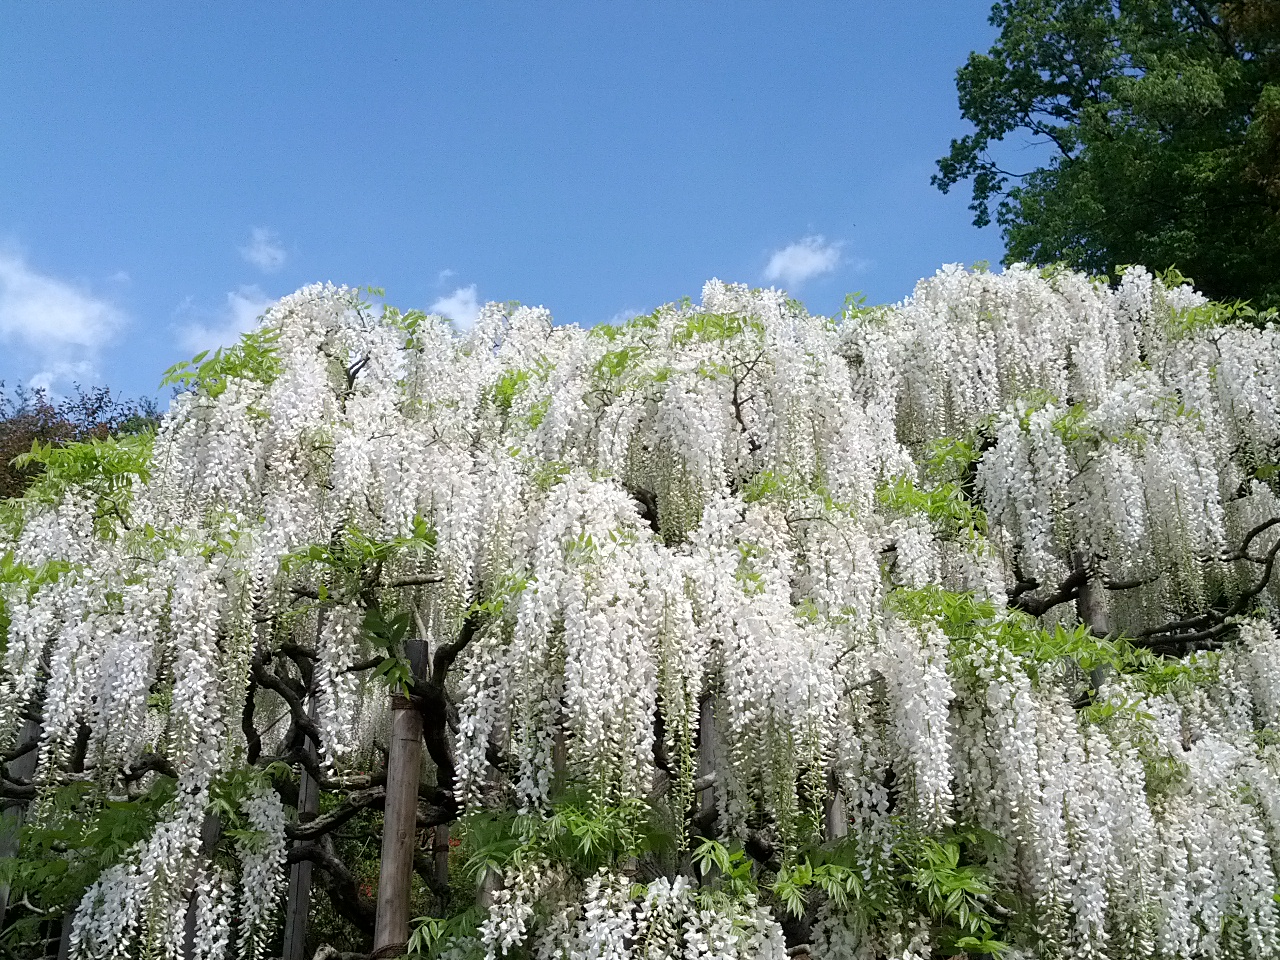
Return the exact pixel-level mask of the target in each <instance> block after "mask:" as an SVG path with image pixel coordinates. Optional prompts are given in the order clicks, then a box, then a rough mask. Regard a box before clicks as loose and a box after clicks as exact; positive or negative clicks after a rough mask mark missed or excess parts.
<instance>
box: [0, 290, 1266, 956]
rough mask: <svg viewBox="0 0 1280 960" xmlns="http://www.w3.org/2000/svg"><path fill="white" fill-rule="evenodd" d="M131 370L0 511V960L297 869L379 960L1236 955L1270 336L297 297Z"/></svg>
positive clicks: (1004, 311) (1048, 318) (955, 293)
mask: <svg viewBox="0 0 1280 960" xmlns="http://www.w3.org/2000/svg"><path fill="white" fill-rule="evenodd" d="M170 382H173V383H176V384H178V385H180V386H182V387H183V388H184V390H183V392H182V393H180V395H178V396H177V397H176V398H175V400H174V402H173V404H172V406H171V409H170V411H169V412H168V414H167V415H166V416H165V417H164V419H163V422H162V423H161V425H160V427H159V430H158V431H157V433H156V434H155V436H154V438H152V437H151V436H150V435H144V437H143V438H142V439H141V440H135V439H132V438H123V439H121V440H118V441H106V442H104V443H99V444H90V445H70V446H67V447H63V448H60V449H58V450H56V451H53V452H51V453H49V454H48V456H47V458H46V459H47V467H46V470H45V473H44V474H43V475H42V476H41V478H40V479H39V480H38V481H37V482H36V483H35V484H34V485H33V486H32V488H31V489H30V490H29V491H28V494H27V496H25V497H24V498H23V499H21V500H12V501H9V502H8V503H7V504H6V505H5V506H4V511H3V515H2V516H0V531H3V532H2V533H0V537H3V539H2V540H0V546H2V547H3V551H4V552H3V560H2V561H0V581H2V583H0V598H2V604H3V605H2V606H0V643H2V645H0V738H3V739H0V751H3V758H2V762H3V764H4V765H5V766H4V776H3V778H2V779H0V796H2V797H4V798H7V801H6V802H8V803H11V804H12V803H21V804H24V805H25V806H26V808H27V814H26V817H27V822H26V826H25V827H24V832H23V847H22V848H21V849H20V850H19V852H18V855H17V856H16V857H15V858H12V859H11V860H10V861H9V865H8V866H7V868H6V876H7V877H8V880H9V882H10V883H11V884H12V885H13V890H14V895H13V897H14V899H13V902H14V903H15V907H14V916H16V918H17V919H16V920H14V921H13V922H12V923H13V925H12V926H11V927H10V930H9V932H8V933H7V934H6V938H7V943H8V948H9V949H10V950H11V951H12V952H14V953H15V954H17V955H19V956H31V955H38V953H39V952H41V951H42V950H43V944H42V943H37V942H36V941H38V940H39V939H40V938H41V937H42V936H48V935H49V933H48V927H49V918H50V917H54V918H56V917H58V916H60V915H62V914H63V913H64V912H67V915H68V916H71V917H72V920H71V921H70V923H69V926H68V928H67V931H68V934H67V939H68V944H69V948H70V952H71V955H72V956H73V957H74V958H95V960H96V958H104V960H105V958H115V957H125V956H129V957H132V956H144V955H145V956H163V957H173V958H177V957H183V958H200V960H206V958H207V960H220V958H222V957H232V956H234V957H249V958H252V957H259V956H262V955H263V954H264V953H267V952H272V953H274V952H275V951H276V950H277V949H278V947H279V945H280V943H281V937H283V938H284V944H285V946H284V950H285V952H286V954H288V953H289V951H290V950H294V949H297V944H298V943H299V942H300V941H298V940H296V939H290V938H291V937H296V936H297V933H296V931H297V927H296V926H295V924H296V922H297V920H298V917H299V916H300V915H301V917H302V918H303V919H304V920H305V918H306V914H307V910H306V909H305V904H304V905H303V909H302V910H301V913H299V911H298V910H297V909H295V907H296V906H297V903H298V902H299V901H298V899H297V897H298V896H300V894H298V892H297V891H299V890H301V889H303V888H304V887H305V884H304V882H303V880H302V879H301V878H302V877H303V875H304V874H303V873H302V872H300V871H301V870H302V868H303V867H304V866H308V865H309V867H310V868H311V869H312V870H314V872H315V876H316V877H317V880H318V883H319V886H320V887H321V888H322V889H323V890H325V891H326V892H327V897H326V899H325V901H324V904H327V906H325V907H324V910H326V911H328V912H327V913H325V915H324V916H321V915H320V912H319V911H320V907H319V906H317V907H316V908H315V909H313V910H312V911H311V916H312V922H313V924H324V925H325V927H324V929H325V930H326V931H328V932H327V933H326V934H325V936H326V937H329V938H330V940H332V939H333V937H334V931H345V933H343V934H342V935H343V936H345V937H347V938H348V939H347V940H346V942H345V943H342V944H339V946H340V947H343V946H345V947H346V948H347V949H351V950H360V951H366V950H368V949H369V947H370V945H371V944H372V945H373V946H375V947H377V948H378V950H379V951H382V955H387V956H391V955H395V954H396V953H397V952H400V951H403V950H405V949H406V940H407V941H408V945H407V949H409V950H411V951H412V952H413V953H414V954H420V955H424V956H428V955H429V956H435V955H440V956H445V957H449V958H453V960H462V958H468V957H475V958H479V957H485V958H492V957H498V956H508V957H526V956H532V957H537V958H545V960H551V958H569V957H572V958H605V957H608V958H618V960H621V958H642V957H644V958H667V957H676V956H679V957H687V958H691V960H692V958H735V960H756V958H765V960H782V958H784V957H786V956H787V955H788V951H791V952H792V954H793V955H796V956H799V955H803V954H805V953H806V952H809V953H811V955H812V956H814V957H838V958H843V957H867V958H872V957H890V956H892V957H925V956H930V955H932V956H951V955H956V954H961V953H968V954H999V953H1007V954H1008V955H1011V956H1040V957H1065V956H1092V957H1102V958H1106V957H1110V958H1116V960H1120V958H1125V960H1130V958H1136V957H1150V958H1175V957H1178V958H1191V957H1197V958H1199V957H1206V958H1207V957H1255V958H1262V957H1274V956H1275V955H1276V952H1277V944H1280V903H1277V899H1276V896H1275V894H1276V891H1277V889H1280V881H1278V879H1277V869H1278V867H1277V865H1278V864H1280V642H1278V641H1277V637H1276V633H1275V629H1274V621H1275V617H1274V612H1275V604H1276V600H1277V578H1276V577H1275V576H1274V568H1275V565H1276V558H1277V555H1280V502H1278V501H1277V496H1278V493H1280V490H1278V488H1280V471H1278V469H1277V452H1278V451H1280V330H1278V329H1277V328H1276V326H1274V325H1269V324H1266V323H1262V324H1259V323H1257V322H1256V318H1254V317H1251V316H1249V315H1248V313H1247V311H1244V310H1241V309H1240V308H1238V307H1234V306H1224V305H1221V304H1217V303H1214V302H1211V301H1207V300H1206V299H1205V298H1204V297H1203V296H1201V295H1200V294H1198V293H1196V292H1195V291H1194V290H1192V289H1191V288H1190V287H1189V286H1188V285H1186V284H1184V283H1183V282H1182V281H1181V280H1180V278H1178V277H1177V276H1176V275H1166V276H1165V277H1163V278H1162V277H1157V276H1153V275H1152V274H1151V273H1149V272H1147V271H1146V270H1144V269H1141V268H1132V269H1129V270H1128V271H1127V272H1126V273H1125V274H1124V276H1123V278H1122V279H1121V280H1120V281H1119V283H1118V284H1117V285H1115V286H1110V285H1108V284H1107V283H1106V282H1103V281H1100V280H1096V279H1092V278H1090V277H1088V276H1085V275H1083V274H1079V273H1074V272H1071V271H1068V270H1062V269H1058V270H1048V271H1037V270H1033V269H1030V268H1027V267H1015V268H1011V269H1009V270H1008V271H1006V272H1004V273H1003V274H993V273H990V272H986V271H981V270H979V271H966V270H964V269H961V268H959V267H950V268H947V269H945V270H943V271H941V272H939V273H938V274H937V275H936V276H934V277H932V278H929V279H926V280H923V281H921V283H920V284H919V285H918V286H917V288H916V290H915V293H914V294H913V296H912V297H910V298H909V299H908V300H906V301H905V302H903V303H902V304H899V305H898V306H895V307H883V308H865V307H862V306H860V305H859V304H858V303H857V302H855V301H851V302H850V304H849V305H848V307H847V309H846V310H845V311H844V313H843V315H842V316H840V317H838V318H825V317H820V316H811V315H809V314H808V313H807V312H806V311H805V310H804V308H803V307H802V306H801V305H800V304H799V303H797V302H796V301H794V300H790V299H788V298H787V297H786V296H785V295H783V294H782V293H780V292H778V291H775V290H751V289H748V288H746V287H744V286H738V285H731V284H725V283H721V282H719V281H711V282H710V283H708V284H707V286H706V287H705V289H704V291H703V295H702V301H701V303H700V304H696V305H695V304H693V303H690V302H687V301H686V302H682V303H678V304H670V305H667V306H664V307H662V308H660V309H658V310H656V311H654V312H653V313H652V314H649V315H646V316H641V317H638V318H636V319H634V320H631V321H629V322H628V323H626V324H622V325H618V326H609V325H602V326H597V327H594V328H592V329H581V328H579V327H577V326H572V325H571V326H553V325H552V323H551V317H550V315H549V314H548V313H547V311H545V310H543V309H540V308H529V307H521V306H517V305H514V304H508V305H505V306H503V305H498V304H490V305H488V306H487V307H485V308H484V310H483V311H482V312H481V314H480V317H479V319H478V320H477V322H476V324H475V326H474V328H473V329H471V330H469V331H465V332H458V331H456V330H454V329H453V328H452V327H451V326H450V324H449V323H448V322H447V321H445V320H443V319H441V318H439V317H433V316H426V315H423V314H421V313H418V312H410V313H400V312H399V311H396V310H393V309H389V308H388V309H377V308H374V307H371V306H370V305H369V304H368V303H366V302H363V301H362V299H361V297H360V296H359V295H358V294H357V292H355V291H352V290H350V289H346V288H335V287H332V286H315V287H308V288H306V289H303V290H300V291H299V292H298V293H296V294H294V295H292V296H290V297H286V298H285V299H283V300H282V301H280V302H279V303H278V304H277V305H275V306H274V307H272V308H271V309H270V310H269V311H268V312H267V314H266V315H265V316H264V317H263V318H262V321H261V326H260V328H259V329H258V330H257V331H255V332H254V333H252V334H249V335H247V336H246V337H245V338H244V339H243V340H242V342H241V343H240V344H239V345H237V346H236V347H234V348H232V349H229V350H226V351H221V352H218V353H216V354H213V355H202V356H201V357H197V358H196V359H195V360H194V361H192V362H191V363H189V364H184V365H180V366H179V367H177V368H175V369H174V370H173V371H171V374H170ZM420 748H421V749H420ZM421 750H425V756H423V755H422V752H421ZM21 762H27V766H26V767H23V768H21V769H19V764H20V763H21ZM379 836H380V837H381V840H380V842H381V854H380V856H374V855H373V854H372V853H371V852H370V851H371V850H377V849H378V843H379ZM428 837H429V838H430V840H429V843H428ZM459 841H460V844H461V845H460V846H455V842H459ZM406 850H407V851H408V855H407V856H406V855H405V852H406ZM371 860H372V861H374V863H373V864H372V865H370V863H369V861H371ZM306 875H307V876H310V874H306ZM286 889H287V890H288V891H289V892H288V897H287V899H286V893H285V891H286ZM282 901H283V902H284V904H285V905H286V907H287V910H286V912H287V919H283V920H282V916H281V911H280V907H281V905H282ZM410 910H411V912H412V913H414V914H417V915H418V918H419V919H418V920H417V921H415V922H414V923H413V924H412V925H410V924H409V922H408V916H409V911H410ZM282 923H284V924H285V926H286V930H285V932H284V933H282V932H281V924H282ZM289 930H293V931H294V933H290V932H288V931H289ZM42 931H44V932H42ZM54 935H55V936H56V931H55V932H54ZM311 943H312V946H313V947H314V945H315V936H314V934H313V936H312V940H311ZM33 944H34V945H33ZM290 944H293V945H294V946H292V947H291V946H290Z"/></svg>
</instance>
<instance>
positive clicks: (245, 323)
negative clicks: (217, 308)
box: [178, 286, 275, 354]
mask: <svg viewBox="0 0 1280 960" xmlns="http://www.w3.org/2000/svg"><path fill="white" fill-rule="evenodd" d="M273 303H275V301H274V300H273V299H272V298H271V297H268V296H267V295H266V294H265V293H263V292H262V291H261V290H260V289H259V288H258V287H256V286H249V287H241V288H240V289H239V290H233V291H232V292H230V293H228V294H227V302H226V305H225V306H224V308H223V310H222V312H221V313H219V314H218V315H216V316H214V317H211V318H208V319H207V320H204V321H193V322H191V323H185V324H182V325H181V326H180V327H179V328H178V342H179V343H180V344H181V345H182V348H183V349H184V350H188V351H190V352H191V353H193V354H195V353H199V352H200V351H201V350H214V349H217V348H218V347H228V346H230V345H231V344H233V343H235V342H236V341H237V340H239V339H240V335H241V334H242V333H248V332H249V331H250V330H252V329H253V328H254V327H256V326H257V324H258V317H260V316H262V314H263V313H264V312H266V309H267V308H268V307H270V306H271V305H272V304H273ZM178 309H179V312H180V313H182V312H187V311H189V310H190V301H187V302H184V303H183V305H182V306H181V307H179V308H178Z"/></svg>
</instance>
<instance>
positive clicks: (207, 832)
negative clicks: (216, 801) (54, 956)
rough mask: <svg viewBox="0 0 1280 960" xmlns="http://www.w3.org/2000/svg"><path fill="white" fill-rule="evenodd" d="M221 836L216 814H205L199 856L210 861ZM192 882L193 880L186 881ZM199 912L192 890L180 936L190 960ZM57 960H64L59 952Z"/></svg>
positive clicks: (66, 937) (197, 893)
mask: <svg viewBox="0 0 1280 960" xmlns="http://www.w3.org/2000/svg"><path fill="white" fill-rule="evenodd" d="M221 835H222V820H221V818H219V817H218V815H217V814H216V813H206V814H205V815H204V822H203V823H202V824H201V825H200V856H201V858H203V859H206V860H208V859H211V858H212V857H213V854H214V851H215V850H216V849H217V846H218V837H219V836H221ZM188 882H189V883H193V882H194V878H192V879H191V880H189V881H188ZM199 911H200V891H198V890H196V889H194V887H193V889H192V890H191V892H190V893H189V894H188V895H187V916H186V920H185V923H184V929H183V934H182V956H183V957H184V958H185V960H191V958H193V957H194V956H195V955H196V921H197V919H198V917H199ZM70 933H71V927H70V925H69V924H68V925H67V926H66V927H65V931H64V934H63V938H62V939H63V942H64V943H67V942H69V937H70ZM58 960H66V957H65V956H64V955H63V954H62V951H61V950H60V951H59V953H58Z"/></svg>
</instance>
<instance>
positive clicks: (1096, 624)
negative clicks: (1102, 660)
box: [1075, 554, 1111, 693]
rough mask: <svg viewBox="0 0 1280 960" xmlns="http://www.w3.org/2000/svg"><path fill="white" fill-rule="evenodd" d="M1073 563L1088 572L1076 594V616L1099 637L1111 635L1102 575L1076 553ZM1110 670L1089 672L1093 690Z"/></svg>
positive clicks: (1109, 614)
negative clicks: (1090, 568)
mask: <svg viewBox="0 0 1280 960" xmlns="http://www.w3.org/2000/svg"><path fill="white" fill-rule="evenodd" d="M1075 563H1076V566H1077V568H1078V569H1080V570H1084V571H1087V572H1088V574H1089V575H1088V577H1087V578H1086V579H1085V581H1084V582H1083V583H1082V584H1080V591H1079V593H1077V594H1076V616H1077V617H1079V618H1080V622H1081V623H1084V624H1087V625H1088V627H1089V629H1090V630H1092V631H1093V633H1094V634H1095V635H1097V636H1099V637H1107V636H1110V635H1111V610H1110V609H1109V608H1108V606H1107V595H1106V591H1105V589H1104V588H1103V586H1102V577H1101V576H1099V575H1098V573H1097V570H1096V569H1094V570H1092V571H1090V570H1089V567H1088V562H1087V561H1086V559H1085V558H1084V557H1083V556H1081V555H1079V554H1077V555H1076V557H1075ZM1110 674H1111V670H1110V668H1108V667H1106V666H1100V667H1095V668H1094V669H1093V670H1091V671H1090V672H1089V684H1090V686H1092V687H1093V690H1094V692H1095V693H1096V692H1097V691H1098V688H1099V687H1101V686H1102V684H1103V683H1105V682H1106V680H1107V678H1108V677H1109V676H1110Z"/></svg>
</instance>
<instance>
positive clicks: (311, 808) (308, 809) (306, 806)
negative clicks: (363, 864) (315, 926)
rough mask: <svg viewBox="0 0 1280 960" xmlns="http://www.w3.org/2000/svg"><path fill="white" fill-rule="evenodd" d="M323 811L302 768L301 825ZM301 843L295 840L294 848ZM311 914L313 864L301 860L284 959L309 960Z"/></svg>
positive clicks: (312, 713) (293, 880)
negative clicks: (309, 922)
mask: <svg viewBox="0 0 1280 960" xmlns="http://www.w3.org/2000/svg"><path fill="white" fill-rule="evenodd" d="M307 715H308V716H309V717H310V718H311V719H312V720H313V721H314V720H315V719H316V702H315V697H314V696H313V697H311V698H310V702H309V703H308V704H307ZM305 749H306V751H307V755H308V756H309V757H310V758H311V759H312V760H315V759H317V753H316V745H315V743H314V742H312V740H311V738H310V737H308V738H307V742H306V747H305ZM319 812H320V788H319V785H318V784H317V783H316V782H315V780H314V779H313V778H312V776H311V774H309V773H308V772H307V768H306V767H303V768H302V777H301V779H300V780H299V781H298V822H299V823H307V822H308V821H310V820H314V819H315V818H316V814H317V813H319ZM300 843H302V841H301V840H295V841H294V846H297V845H298V844H300ZM310 914H311V861H310V860H300V861H298V862H297V863H295V864H294V865H293V866H292V867H291V868H290V870H289V899H288V900H287V901H286V907H285V918H284V949H283V950H282V956H281V960H306V956H307V920H308V917H309V916H310Z"/></svg>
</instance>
